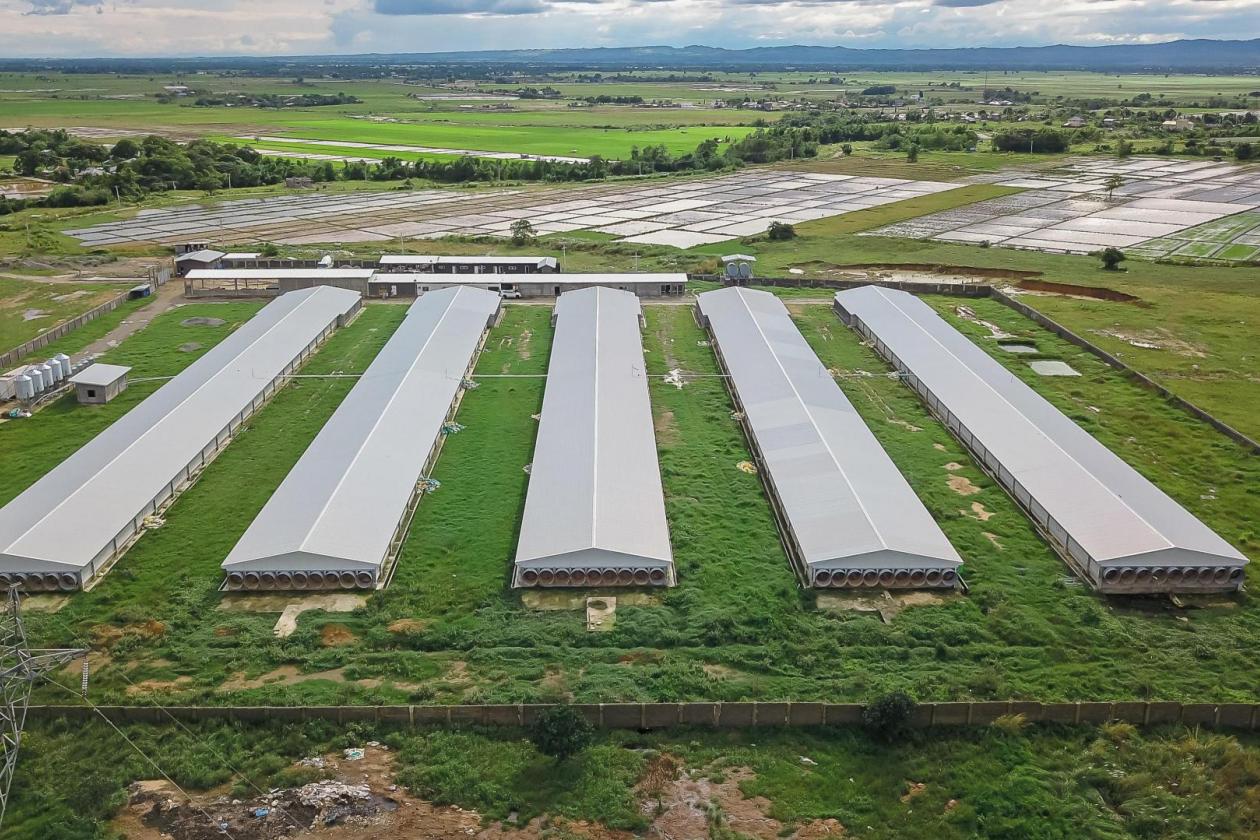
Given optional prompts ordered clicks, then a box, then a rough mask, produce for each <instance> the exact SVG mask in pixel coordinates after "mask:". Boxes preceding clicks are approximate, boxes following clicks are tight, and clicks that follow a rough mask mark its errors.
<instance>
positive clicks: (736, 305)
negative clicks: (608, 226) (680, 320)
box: [697, 288, 962, 570]
mask: <svg viewBox="0 0 1260 840" xmlns="http://www.w3.org/2000/svg"><path fill="white" fill-rule="evenodd" d="M697 300H698V304H699V307H700V312H701V314H702V315H703V316H704V317H705V318H706V319H707V321H708V324H709V327H710V329H711V330H712V332H713V335H714V337H715V338H716V341H717V345H718V349H719V352H720V353H721V356H722V360H723V363H724V364H725V366H726V369H727V372H728V373H729V374H730V377H731V384H732V386H733V388H734V390H735V392H736V394H738V396H739V401H740V403H742V405H743V409H744V415H745V418H746V420H747V425H748V427H749V429H750V430H751V433H752V436H753V437H754V438H755V440H756V442H757V447H758V448H759V449H760V450H761V454H762V458H763V459H764V461H765V466H766V468H767V469H768V470H769V473H770V475H769V479H770V481H771V483H772V484H773V486H774V488H775V490H776V492H777V494H778V496H779V499H780V501H781V503H782V507H783V512H784V515H785V517H786V518H787V520H788V523H789V526H790V528H791V530H792V534H793V536H794V537H795V540H796V542H797V544H798V545H799V547H800V551H801V554H802V559H803V560H804V562H805V563H807V564H808V565H809V566H810V568H811V569H812V570H817V569H822V568H827V569H885V568H935V569H952V568H955V567H957V566H958V565H960V564H961V562H962V561H961V559H960V558H959V556H958V553H957V552H956V551H955V550H954V548H953V546H952V545H950V543H949V540H947V539H946V538H945V535H944V533H942V532H941V529H940V526H938V525H937V524H936V521H935V520H934V519H932V516H931V514H929V513H928V511H927V509H926V508H924V507H923V503H922V502H921V501H919V498H918V496H916V495H915V493H914V491H913V490H912V489H911V488H910V485H909V484H907V483H906V480H905V478H904V477H903V476H902V475H901V473H900V472H899V471H898V470H897V467H896V465H895V464H893V462H892V459H890V458H889V457H888V454H887V453H886V452H885V451H884V449H883V447H882V446H880V444H879V441H877V440H876V439H875V436H874V435H873V434H872V433H871V430H870V429H869V428H868V427H867V426H866V423H865V422H864V421H863V420H862V418H861V417H860V416H859V415H858V413H857V411H856V410H855V409H854V408H853V405H852V404H851V403H850V402H849V400H848V398H846V397H845V395H844V393H843V392H842V391H841V390H840V388H839V386H837V385H836V382H835V380H834V379H833V378H832V376H831V374H830V373H829V372H828V370H827V368H826V367H825V366H824V365H823V364H822V362H820V361H819V360H818V356H817V355H815V353H814V351H813V350H812V349H811V348H810V346H809V344H808V342H806V341H805V337H804V336H803V335H801V332H800V330H798V329H797V327H796V325H795V324H794V323H793V322H792V318H791V316H790V315H789V314H788V311H787V307H785V306H784V305H783V302H782V301H781V300H779V298H777V297H775V296H774V295H772V294H770V293H769V292H762V291H755V290H752V289H747V288H727V289H719V290H716V291H712V292H704V293H703V294H701V295H700V296H699V298H698V299H697Z"/></svg>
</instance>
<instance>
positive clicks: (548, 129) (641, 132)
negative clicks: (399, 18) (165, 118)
mask: <svg viewBox="0 0 1260 840" xmlns="http://www.w3.org/2000/svg"><path fill="white" fill-rule="evenodd" d="M752 130H753V129H752V128H749V127H746V126H713V127H704V126H692V127H690V128H674V129H651V128H645V129H638V128H600V127H596V126H592V125H590V124H587V125H585V126H581V127H578V126H565V125H559V126H557V125H485V124H482V123H472V124H468V123H464V122H462V121H459V120H450V121H446V122H441V123H425V124H413V123H407V124H398V123H377V122H365V121H363V120H336V119H333V120H329V119H322V120H294V121H291V122H289V123H288V124H287V125H286V128H285V131H284V132H283V136H286V137H294V138H307V139H312V140H334V141H335V140H354V141H356V142H359V143H392V144H405V145H411V146H438V147H442V148H448V149H481V150H485V151H491V152H515V153H519V154H536V155H574V156H578V157H592V156H594V155H601V156H603V157H605V158H610V159H626V158H629V157H630V152H631V150H632V149H634V148H640V149H641V148H643V147H645V146H658V145H663V146H665V147H666V148H667V149H668V150H669V151H670V152H671V153H673V154H682V153H684V152H690V151H692V150H694V149H695V148H696V146H698V145H700V144H701V143H702V142H704V141H705V140H709V139H714V140H718V141H721V142H726V141H727V140H731V139H735V140H738V139H739V138H740V137H743V136H744V135H746V134H748V133H749V132H751V131H752ZM250 136H252V135H250ZM216 139H219V140H230V139H236V140H237V142H240V139H239V138H230V137H219V138H216ZM264 147H265V144H264ZM305 150H306V151H315V152H318V151H323V150H322V149H320V148H318V147H310V148H308V149H305Z"/></svg>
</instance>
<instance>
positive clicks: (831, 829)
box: [792, 819, 845, 840]
mask: <svg viewBox="0 0 1260 840" xmlns="http://www.w3.org/2000/svg"><path fill="white" fill-rule="evenodd" d="M844 834H845V830H844V826H843V825H842V824H841V823H840V821H839V820H837V819H826V820H813V821H811V822H807V823H805V825H803V826H801V827H800V828H798V829H797V830H796V833H795V834H793V835H792V840H824V838H827V837H843V836H844Z"/></svg>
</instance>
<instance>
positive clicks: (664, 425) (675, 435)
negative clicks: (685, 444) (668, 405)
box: [652, 410, 682, 446]
mask: <svg viewBox="0 0 1260 840" xmlns="http://www.w3.org/2000/svg"><path fill="white" fill-rule="evenodd" d="M652 427H653V428H654V429H655V430H656V442H657V443H658V444H662V445H665V446H673V445H674V444H677V443H678V442H679V440H681V439H682V435H681V434H679V432H678V422H677V421H676V420H675V419H674V412H672V411H669V410H666V411H662V412H661V413H660V414H658V415H656V420H655V422H654V423H653V424H652Z"/></svg>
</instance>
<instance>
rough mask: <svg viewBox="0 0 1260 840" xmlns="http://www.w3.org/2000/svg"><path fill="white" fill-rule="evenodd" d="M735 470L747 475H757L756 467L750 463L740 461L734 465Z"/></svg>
mask: <svg viewBox="0 0 1260 840" xmlns="http://www.w3.org/2000/svg"><path fill="white" fill-rule="evenodd" d="M735 469H737V470H739V471H740V472H743V473H748V474H749V475H756V474H757V465H756V464H754V463H753V462H752V461H740V462H739V463H738V464H736V465H735Z"/></svg>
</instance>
